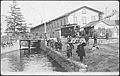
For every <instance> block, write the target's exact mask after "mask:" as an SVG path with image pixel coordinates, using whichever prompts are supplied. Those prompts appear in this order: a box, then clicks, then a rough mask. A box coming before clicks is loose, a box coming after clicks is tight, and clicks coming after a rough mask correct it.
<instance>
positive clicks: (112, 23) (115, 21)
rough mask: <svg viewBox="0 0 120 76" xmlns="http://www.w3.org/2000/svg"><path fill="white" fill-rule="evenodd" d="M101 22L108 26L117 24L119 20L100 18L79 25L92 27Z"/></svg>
mask: <svg viewBox="0 0 120 76" xmlns="http://www.w3.org/2000/svg"><path fill="white" fill-rule="evenodd" d="M100 22H103V23H105V24H106V25H108V26H119V20H102V21H99V20H98V21H92V22H89V23H88V24H86V25H85V26H83V27H81V28H86V27H92V26H95V25H97V24H98V23H100Z"/></svg>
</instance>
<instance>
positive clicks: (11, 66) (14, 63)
mask: <svg viewBox="0 0 120 76" xmlns="http://www.w3.org/2000/svg"><path fill="white" fill-rule="evenodd" d="M30 51H31V52H30V53H29V52H28V50H27V49H23V50H21V52H20V50H16V51H12V52H9V53H5V54H3V55H1V72H66V70H65V69H64V68H62V67H61V66H60V65H59V64H58V63H57V62H56V61H54V60H53V59H52V58H50V57H49V56H48V54H47V53H45V52H44V51H42V50H37V49H31V50H30Z"/></svg>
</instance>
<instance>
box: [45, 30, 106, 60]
mask: <svg viewBox="0 0 120 76" xmlns="http://www.w3.org/2000/svg"><path fill="white" fill-rule="evenodd" d="M89 38H90V35H89V34H85V36H84V39H85V41H84V40H80V42H79V43H78V46H77V49H76V53H77V54H78V56H79V58H80V62H83V58H84V57H85V56H86V55H85V50H84V47H85V46H86V45H89ZM92 38H93V39H94V43H93V47H92V48H96V49H99V47H98V46H97V44H98V42H97V39H98V33H97V32H96V31H94V33H93V34H92ZM106 40H108V34H106ZM73 44H74V43H73V42H72V37H71V36H69V37H68V38H67V47H66V48H67V50H66V56H67V58H68V59H70V58H71V57H72V51H73V49H74V45H73ZM47 46H50V47H52V48H53V49H55V50H56V51H59V52H61V51H62V46H63V45H62V42H61V40H60V39H58V38H57V41H55V40H54V39H51V40H47Z"/></svg>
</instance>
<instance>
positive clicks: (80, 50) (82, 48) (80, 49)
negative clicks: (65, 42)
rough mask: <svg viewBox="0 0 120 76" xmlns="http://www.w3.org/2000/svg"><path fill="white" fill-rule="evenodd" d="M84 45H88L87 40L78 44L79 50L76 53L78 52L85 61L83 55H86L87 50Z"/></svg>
mask: <svg viewBox="0 0 120 76" xmlns="http://www.w3.org/2000/svg"><path fill="white" fill-rule="evenodd" d="M84 46H86V43H85V42H81V43H80V44H79V45H78V46H77V50H76V53H77V54H78V56H79V57H80V62H81V63H82V62H83V57H85V56H86V55H85V50H84Z"/></svg>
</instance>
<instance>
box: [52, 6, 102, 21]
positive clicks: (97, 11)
mask: <svg viewBox="0 0 120 76" xmlns="http://www.w3.org/2000/svg"><path fill="white" fill-rule="evenodd" d="M82 8H87V9H89V10H92V11H94V12H96V13H99V14H104V13H103V12H101V11H99V10H96V9H93V8H90V7H87V6H83V7H80V8H77V9H75V10H73V11H70V12H68V13H66V14H64V15H62V16H60V17H58V18H55V19H53V20H51V21H54V20H57V19H60V18H62V17H65V16H68V15H70V14H72V13H74V12H76V11H78V10H81V9H82Z"/></svg>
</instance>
